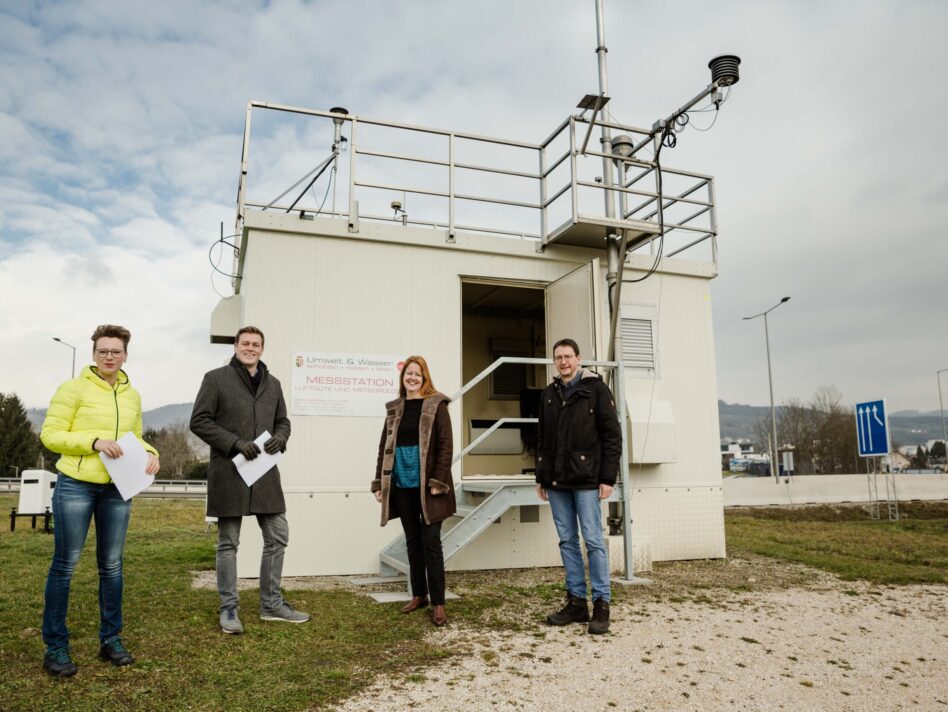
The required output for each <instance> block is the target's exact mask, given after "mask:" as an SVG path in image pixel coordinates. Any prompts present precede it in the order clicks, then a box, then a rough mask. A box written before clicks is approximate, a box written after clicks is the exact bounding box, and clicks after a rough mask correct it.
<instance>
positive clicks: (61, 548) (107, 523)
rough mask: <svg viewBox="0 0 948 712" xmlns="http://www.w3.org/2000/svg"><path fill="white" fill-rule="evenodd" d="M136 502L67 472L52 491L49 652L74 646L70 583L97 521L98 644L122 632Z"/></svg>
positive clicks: (47, 614) (45, 613)
mask: <svg viewBox="0 0 948 712" xmlns="http://www.w3.org/2000/svg"><path fill="white" fill-rule="evenodd" d="M131 511H132V503H131V502H130V501H129V502H126V501H125V500H123V499H122V495H120V494H119V492H118V490H117V489H116V488H115V485H114V484H112V483H111V482H110V483H109V484H106V485H102V484H95V483H92V482H82V481H80V480H76V479H73V478H72V477H69V476H67V475H64V474H62V473H60V474H59V477H57V478H56V488H55V489H54V490H53V521H54V523H55V528H54V529H53V540H54V545H53V562H52V564H50V567H49V575H48V576H47V577H46V593H45V598H46V605H45V607H44V608H43V642H45V643H46V649H47V650H54V649H56V648H62V647H65V646H67V645H69V630H68V629H67V628H66V609H67V608H68V607H69V584H70V583H71V582H72V572H73V571H74V570H75V568H76V563H77V562H78V561H79V554H80V553H82V547H83V545H84V544H85V543H86V535H87V534H88V533H89V522H90V521H92V519H93V518H95V558H96V563H97V564H98V568H99V617H100V619H101V625H100V627H99V641H100V642H102V643H104V642H105V641H107V640H109V639H110V638H114V637H116V636H117V635H118V634H119V633H121V632H122V554H123V553H124V551H125V533H126V532H127V531H128V518H129V515H130V514H131Z"/></svg>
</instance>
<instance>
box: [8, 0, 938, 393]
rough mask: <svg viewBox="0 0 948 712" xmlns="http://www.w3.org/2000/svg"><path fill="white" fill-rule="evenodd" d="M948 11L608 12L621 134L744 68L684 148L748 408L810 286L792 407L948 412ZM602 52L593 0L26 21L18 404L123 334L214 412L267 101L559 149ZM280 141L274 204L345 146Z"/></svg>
mask: <svg viewBox="0 0 948 712" xmlns="http://www.w3.org/2000/svg"><path fill="white" fill-rule="evenodd" d="M946 15H948V10H946V8H945V7H944V6H943V5H941V4H938V3H912V4H904V3H897V2H895V1H894V0H891V1H890V2H881V3H875V4H869V5H859V6H855V5H853V4H852V3H845V2H839V1H838V0H837V1H831V2H828V3H823V4H822V5H819V6H816V5H813V4H809V3H807V4H800V3H794V2H790V1H786V2H770V3H757V4H748V3H744V2H736V1H722V2H716V3H705V2H697V1H696V0H686V1H685V2H683V3H676V4H675V5H673V6H663V5H660V4H651V5H649V4H641V3H638V4H632V3H623V2H618V1H610V0H607V2H606V21H607V25H606V43H607V45H608V47H609V50H610V51H609V54H608V63H609V80H610V81H609V93H610V95H611V96H612V97H613V99H612V102H611V104H610V105H609V109H610V112H611V114H612V115H613V116H614V117H615V118H616V119H617V120H620V121H622V122H625V123H629V124H632V125H638V126H649V125H651V123H652V121H654V120H655V119H657V118H659V117H661V116H664V115H666V114H668V113H669V112H670V111H671V110H673V109H674V108H676V107H677V106H678V105H680V104H681V103H682V102H683V101H685V100H686V99H688V98H690V96H692V95H693V94H694V93H696V92H697V91H698V90H699V89H701V88H702V87H703V86H705V84H706V83H707V82H708V80H709V73H708V70H707V68H706V64H707V61H708V59H710V58H711V57H712V56H714V55H716V54H720V53H724V52H735V53H737V54H740V55H741V56H742V57H743V64H742V65H741V72H742V79H741V82H740V83H739V84H738V85H737V86H736V87H735V88H734V91H733V93H732V95H731V98H730V99H729V101H728V102H727V103H726V104H725V105H724V106H723V107H722V110H721V112H720V115H719V116H718V118H717V123H716V124H715V126H714V128H713V129H712V130H711V131H709V132H707V133H699V132H698V131H696V130H693V129H688V130H687V131H686V132H685V133H683V134H682V135H681V136H680V140H679V146H678V147H677V148H676V149H674V151H668V152H667V153H664V154H663V159H664V161H665V162H666V163H667V164H668V165H673V166H678V167H683V168H690V169H693V170H696V171H700V172H705V173H711V174H713V175H715V177H716V187H717V199H718V218H719V224H720V229H721V237H720V241H719V247H720V257H721V276H720V277H719V278H718V279H717V280H716V281H715V282H714V284H713V294H714V299H715V302H714V313H715V328H716V340H717V349H718V354H717V356H718V358H717V363H718V372H719V393H720V396H721V397H722V398H725V399H728V400H732V401H743V402H752V403H761V402H764V401H765V400H766V373H765V368H766V364H765V357H764V354H763V344H762V343H761V342H762V341H763V337H762V335H761V334H759V331H760V330H761V327H760V325H759V324H757V323H756V322H755V323H752V324H749V323H747V322H743V321H741V317H742V316H745V315H747V314H749V313H756V312H758V311H761V310H762V309H764V308H766V307H768V306H770V305H771V304H773V303H775V302H776V301H777V300H778V299H779V298H780V297H782V296H784V295H785V294H790V295H791V296H792V297H793V298H792V300H791V302H790V303H789V304H788V305H786V306H784V307H782V308H781V309H780V310H779V311H778V312H776V313H775V314H774V319H773V329H772V339H773V342H772V346H773V347H774V367H775V387H776V390H777V396H778V399H779V398H783V397H789V396H800V397H806V396H808V395H809V394H810V393H812V391H813V389H814V388H815V387H816V386H817V385H820V384H822V383H833V384H835V385H837V386H838V387H840V388H841V390H842V391H843V393H844V395H845V396H846V397H847V398H849V399H850V400H854V399H856V398H861V397H863V396H864V395H866V391H870V390H871V391H872V393H870V395H877V394H879V395H886V396H888V397H889V398H890V404H891V405H892V406H893V407H896V408H903V407H905V408H908V407H912V408H919V409H931V408H934V407H936V405H937V404H936V402H935V400H934V399H935V398H936V397H937V394H936V393H935V390H934V385H933V384H934V378H933V377H931V378H929V377H928V376H927V375H924V374H928V373H933V372H934V370H935V369H937V368H942V367H945V366H946V365H948V360H946V359H948V336H945V335H944V329H943V328H939V327H938V325H939V324H940V323H941V322H942V321H943V319H944V311H945V305H946V300H945V296H944V294H945V287H944V285H945V279H944V274H945V264H946V262H948V248H946V247H945V244H946V243H945V241H944V239H943V235H944V234H946V232H948V213H946V211H948V209H946V207H945V205H946V201H945V197H946V193H948V163H946V161H945V160H944V159H945V156H946V155H948V134H945V132H943V131H941V130H940V129H939V124H938V119H939V118H940V116H941V115H942V114H943V113H944V111H945V109H946V108H948V91H946V89H945V87H944V82H943V81H942V78H941V75H940V72H941V68H942V67H943V66H944V65H945V61H946V58H948V57H946V55H948V50H946V48H945V43H944V42H943V41H942V38H941V34H943V28H944V26H945V21H946V19H948V18H946ZM595 39H596V36H595V20H594V15H593V3H591V2H584V3H577V2H574V1H573V0H547V1H544V2H541V1H540V0H521V1H518V2H516V3H511V2H507V1H502V0H481V1H479V2H477V3H467V4H464V3H431V2H421V1H417V2H411V1H407V0H406V1H405V2H399V3H378V2H370V1H369V0H353V1H351V2H342V0H323V1H322V2H302V0H275V1H274V2H269V3H266V2H250V1H247V2H241V3H231V2H203V3H192V2H185V1H184V0H174V1H171V2H163V3H154V2H150V3H149V2H143V1H141V0H134V1H129V2H121V3H119V2H99V1H93V0H87V1H77V2H53V3H34V4H31V5H20V6H13V7H12V8H5V9H3V10H0V63H2V67H3V71H2V72H0V303H2V307H3V308H2V311H0V326H2V327H3V329H4V333H5V334H6V335H7V338H9V339H12V344H13V348H12V349H10V350H8V351H7V352H6V353H8V354H10V353H15V354H27V355H28V356H29V358H27V359H20V358H19V357H17V358H16V360H15V362H14V361H8V359H9V356H6V355H5V356H3V359H4V362H3V364H2V372H3V374H4V375H3V376H2V378H3V379H4V380H5V382H4V383H3V384H2V385H0V390H9V389H11V388H14V389H15V390H18V392H20V393H21V396H23V397H24V400H25V401H26V402H27V403H28V404H30V405H41V404H43V403H44V402H45V400H46V399H47V398H48V396H49V394H50V393H51V392H52V389H53V388H54V387H55V384H56V382H58V380H60V376H62V375H63V372H64V371H63V369H64V366H63V363H64V362H68V359H65V358H64V356H66V355H68V354H64V353H62V352H63V351H64V350H63V348H62V347H61V346H59V345H57V344H54V343H52V342H51V341H49V337H50V336H53V335H56V336H61V337H62V338H64V339H67V340H68V338H67V336H69V337H70V338H72V339H74V340H76V339H77V340H79V341H80V342H82V343H83V344H85V339H87V332H90V331H91V328H92V327H93V326H94V325H95V324H96V323H99V321H102V320H107V319H109V320H112V319H114V320H122V321H124V322H125V323H127V325H128V326H129V327H130V328H131V329H132V331H133V332H134V333H135V340H134V342H133V359H132V361H130V364H129V368H130V369H131V370H132V372H133V378H134V379H135V381H136V382H137V383H138V385H141V386H143V388H142V391H143V393H145V395H146V399H147V398H148V397H149V393H146V389H145V388H144V385H146V384H147V386H149V388H150V389H151V388H153V390H151V391H150V392H151V393H152V394H158V395H155V396H154V397H156V398H160V400H161V402H173V401H176V400H177V401H180V400H188V399H189V398H190V397H191V395H192V394H193V389H194V383H195V379H196V378H197V377H199V375H200V373H201V372H202V371H203V370H205V369H206V368H208V367H210V366H213V365H216V364H217V363H218V362H219V361H220V356H219V354H220V353H221V352H220V347H216V348H212V347H210V346H207V345H206V341H207V330H206V326H207V323H208V318H209V314H210V310H211V308H212V306H213V304H214V303H215V301H216V299H217V297H216V295H214V293H213V291H212V290H211V288H210V283H211V282H210V280H211V270H210V266H209V264H208V262H207V248H208V247H209V246H210V245H211V242H212V241H213V240H214V239H216V237H217V235H218V231H219V222H220V221H221V220H223V221H224V223H225V233H229V232H230V230H231V226H232V225H233V219H234V215H233V211H234V198H235V193H236V182H237V175H238V169H239V160H240V149H241V144H240V141H241V132H242V128H243V120H244V108H245V106H246V102H247V100H248V99H258V100H264V101H272V102H276V103H287V104H295V105H299V106H309V107H314V108H321V109H328V108H329V107H331V106H336V105H342V106H346V107H348V108H349V109H350V111H352V112H353V113H357V114H360V115H363V116H371V117H375V118H385V119H390V120H394V121H401V122H405V123H419V124H424V125H429V126H435V127H442V128H453V129H455V130H458V131H470V132H473V133H479V134H491V135H497V136H504V137H508V138H513V139H521V140H526V141H540V140H541V139H543V138H545V137H546V135H547V134H548V133H549V132H550V131H551V130H552V129H553V128H554V127H555V126H556V125H557V124H558V123H559V122H560V121H561V120H562V119H563V118H565V117H566V116H567V114H568V113H570V112H571V111H573V107H574V104H575V102H576V101H577V100H578V99H579V98H580V97H581V96H582V95H583V94H585V93H591V92H595V91H597V86H598V85H597V77H596V64H595V54H594V52H593V50H594V48H595ZM257 116H262V114H255V121H256V117H257ZM710 118H711V117H710V116H709V115H703V116H700V117H695V119H694V124H695V125H696V126H704V125H705V124H706V123H708V122H709V120H710ZM254 128H255V133H254V144H253V152H252V154H251V160H252V164H253V165H252V168H253V170H252V176H251V186H252V188H253V190H254V191H255V192H254V195H255V197H257V198H259V199H263V200H268V199H270V198H272V197H274V196H275V195H276V194H278V193H279V192H281V191H282V190H283V189H285V188H286V187H288V186H289V185H290V184H291V183H292V182H293V181H294V180H296V179H297V178H299V177H300V176H301V175H302V174H303V173H304V172H305V171H307V170H309V169H310V168H312V167H313V166H314V165H316V163H318V162H319V161H320V160H321V159H322V158H323V157H324V156H325V155H326V154H327V153H328V131H327V130H324V129H323V128H322V127H320V126H316V127H313V126H311V125H309V124H296V123H293V122H292V121H290V120H286V121H285V122H284V123H283V124H280V125H278V122H277V123H273V124H272V125H269V126H268V125H267V124H266V122H264V121H263V120H261V122H260V124H255V127H254ZM408 147H411V148H413V147H412V146H409V144H408V143H407V142H405V146H404V148H406V151H407V148H408ZM344 175H345V174H344V169H343V172H341V173H340V179H342V178H343V177H344ZM320 185H323V186H324V185H325V184H320ZM339 195H340V199H342V200H344V198H342V196H343V195H344V191H340V194H339ZM413 208H414V209H420V205H419V201H417V200H416V201H415V203H414V204H413ZM225 281H226V280H222V281H221V282H219V283H218V286H219V288H223V287H224V286H225V284H224V283H223V282H225ZM47 342H48V348H47V346H44V345H43V344H47ZM83 348H85V345H84V346H83ZM172 363H173V364H175V366H176V370H175V374H174V377H169V376H168V374H167V371H166V369H167V366H168V364H172ZM67 365H68V363H67ZM57 374H58V375H57ZM160 404H161V403H159V402H155V403H153V404H152V405H160Z"/></svg>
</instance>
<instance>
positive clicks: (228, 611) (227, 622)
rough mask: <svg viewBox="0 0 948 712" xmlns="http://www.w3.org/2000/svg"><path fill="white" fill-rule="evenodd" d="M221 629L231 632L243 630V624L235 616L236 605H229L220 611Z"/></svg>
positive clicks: (235, 632) (241, 631) (236, 632)
mask: <svg viewBox="0 0 948 712" xmlns="http://www.w3.org/2000/svg"><path fill="white" fill-rule="evenodd" d="M221 630H222V631H224V632H225V633H231V634H238V633H243V632H244V624H243V623H241V622H240V618H238V617H237V607H236V606H230V607H228V608H225V609H224V610H222V611H221Z"/></svg>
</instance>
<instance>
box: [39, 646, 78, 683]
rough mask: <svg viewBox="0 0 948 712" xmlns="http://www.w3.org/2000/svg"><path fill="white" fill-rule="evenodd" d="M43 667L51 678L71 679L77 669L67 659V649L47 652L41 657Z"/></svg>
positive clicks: (70, 659) (69, 659) (68, 658)
mask: <svg viewBox="0 0 948 712" xmlns="http://www.w3.org/2000/svg"><path fill="white" fill-rule="evenodd" d="M43 667H44V668H46V672H48V673H49V674H50V675H52V676H53V677H71V676H72V675H75V674H76V670H78V669H79V668H77V667H76V664H75V663H74V662H73V661H72V658H70V657H69V648H55V649H53V650H47V651H46V655H44V656H43Z"/></svg>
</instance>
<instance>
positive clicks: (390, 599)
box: [369, 591, 460, 603]
mask: <svg viewBox="0 0 948 712" xmlns="http://www.w3.org/2000/svg"><path fill="white" fill-rule="evenodd" d="M369 598H371V599H372V600H374V601H375V602H376V603H401V602H402V601H405V602H408V601H410V600H411V594H410V593H408V591H377V592H375V593H370V594H369ZM458 598H460V596H458V595H457V594H455V593H451V592H450V591H445V592H444V600H446V601H456V600H458Z"/></svg>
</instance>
